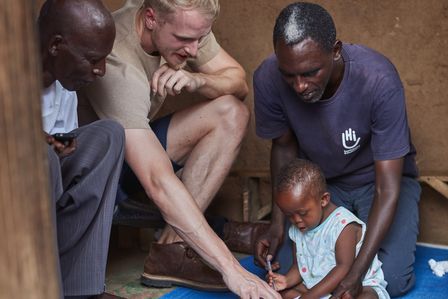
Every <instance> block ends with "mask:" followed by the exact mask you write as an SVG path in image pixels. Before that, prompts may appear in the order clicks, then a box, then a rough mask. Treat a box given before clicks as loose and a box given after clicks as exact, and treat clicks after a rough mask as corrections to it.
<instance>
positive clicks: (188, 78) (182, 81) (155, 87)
mask: <svg viewBox="0 0 448 299" xmlns="http://www.w3.org/2000/svg"><path fill="white" fill-rule="evenodd" d="M204 84H205V81H204V79H203V78H202V76H201V74H200V73H190V72H188V71H186V70H184V69H174V68H172V67H170V66H169V65H168V64H166V63H165V64H163V65H162V66H160V68H159V69H158V70H157V71H155V72H154V74H153V75H152V79H151V90H152V92H153V93H154V94H157V95H158V96H160V97H162V98H165V97H166V95H167V94H169V95H171V96H174V95H177V94H180V93H181V91H182V89H185V90H187V91H188V92H194V91H196V90H197V89H198V88H200V87H201V86H203V85H204Z"/></svg>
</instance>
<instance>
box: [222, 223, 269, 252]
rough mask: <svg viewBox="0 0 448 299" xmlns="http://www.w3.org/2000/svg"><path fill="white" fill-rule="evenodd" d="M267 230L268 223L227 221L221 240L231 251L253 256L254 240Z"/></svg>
mask: <svg viewBox="0 0 448 299" xmlns="http://www.w3.org/2000/svg"><path fill="white" fill-rule="evenodd" d="M268 228H269V224H268V223H250V222H236V221H229V222H227V223H226V224H224V231H223V235H224V236H223V240H224V243H226V245H227V247H229V249H230V250H231V251H236V252H241V253H247V254H254V246H255V240H256V239H257V238H258V236H260V235H262V234H264V233H265V232H266V231H267V230H268Z"/></svg>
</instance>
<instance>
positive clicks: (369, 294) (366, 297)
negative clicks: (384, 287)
mask: <svg viewBox="0 0 448 299" xmlns="http://www.w3.org/2000/svg"><path fill="white" fill-rule="evenodd" d="M357 299H378V294H377V292H376V291H375V290H374V289H373V288H371V287H363V288H362V292H361V294H359V296H358V297H357Z"/></svg>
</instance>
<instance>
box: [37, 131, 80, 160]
mask: <svg viewBox="0 0 448 299" xmlns="http://www.w3.org/2000/svg"><path fill="white" fill-rule="evenodd" d="M45 140H46V142H47V143H48V144H49V145H51V146H52V147H53V149H54V151H55V152H56V153H57V154H58V156H59V157H65V156H68V155H70V154H71V153H73V152H74V151H75V150H76V146H77V142H76V138H73V139H72V140H71V141H68V142H61V141H58V140H56V139H55V138H54V137H53V136H51V135H49V134H47V133H45Z"/></svg>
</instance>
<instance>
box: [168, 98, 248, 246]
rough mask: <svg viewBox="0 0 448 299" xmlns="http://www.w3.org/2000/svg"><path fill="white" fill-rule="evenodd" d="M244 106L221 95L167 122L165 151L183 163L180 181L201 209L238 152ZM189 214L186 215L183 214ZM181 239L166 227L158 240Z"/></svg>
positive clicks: (245, 122) (243, 130)
mask: <svg viewBox="0 0 448 299" xmlns="http://www.w3.org/2000/svg"><path fill="white" fill-rule="evenodd" d="M249 115H250V114H249V111H248V109H247V107H246V106H245V105H244V104H243V103H242V102H241V101H240V100H238V99H236V98H235V97H233V96H223V97H220V98H217V99H215V100H212V101H209V102H203V103H199V104H197V105H195V106H192V107H189V108H187V109H185V110H182V111H179V112H176V113H175V114H174V115H173V117H172V119H171V122H170V126H169V129H168V136H167V153H168V155H169V157H170V159H171V160H172V161H175V162H176V163H178V164H179V165H184V167H183V170H182V172H181V180H182V182H183V184H184V185H185V187H186V188H187V190H188V191H189V192H190V194H191V195H192V197H193V198H194V199H195V201H196V203H197V204H198V206H199V208H200V210H201V211H205V209H206V208H207V207H208V206H209V204H210V202H211V200H212V199H213V197H214V196H215V194H216V193H217V192H218V190H219V188H220V187H221V185H222V183H223V181H224V179H225V177H226V176H227V174H228V172H229V170H230V168H231V166H232V164H233V161H234V160H235V158H236V156H237V155H238V152H239V149H240V146H241V142H242V139H243V137H244V136H245V133H246V130H247V125H248V121H249ZM186 217H188V215H186ZM177 241H181V238H180V237H179V236H178V235H177V234H176V233H175V232H174V230H173V229H172V228H171V227H169V226H167V227H166V228H165V229H164V231H163V233H162V235H161V237H160V239H159V243H172V242H177Z"/></svg>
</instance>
